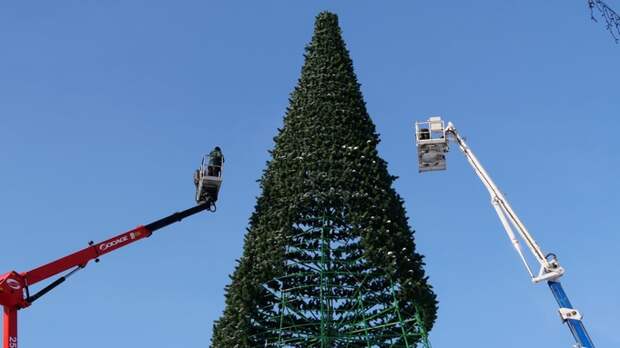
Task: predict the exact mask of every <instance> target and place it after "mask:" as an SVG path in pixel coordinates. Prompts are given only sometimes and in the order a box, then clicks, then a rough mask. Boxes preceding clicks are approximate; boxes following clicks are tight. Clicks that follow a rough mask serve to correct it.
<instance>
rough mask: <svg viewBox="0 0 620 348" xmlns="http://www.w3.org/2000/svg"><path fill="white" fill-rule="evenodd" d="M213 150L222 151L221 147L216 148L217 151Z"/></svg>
mask: <svg viewBox="0 0 620 348" xmlns="http://www.w3.org/2000/svg"><path fill="white" fill-rule="evenodd" d="M213 150H215V151H222V149H220V147H219V146H216V147H215V149H213Z"/></svg>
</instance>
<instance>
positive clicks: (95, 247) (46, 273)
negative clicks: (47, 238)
mask: <svg viewBox="0 0 620 348" xmlns="http://www.w3.org/2000/svg"><path fill="white" fill-rule="evenodd" d="M214 207H215V206H214V205H213V204H212V203H205V204H199V205H197V206H195V207H192V208H189V209H186V210H183V211H181V212H177V213H174V214H171V215H169V216H166V217H165V218H163V219H159V220H157V221H155V222H152V223H150V224H147V225H145V226H138V227H136V228H134V229H133V230H130V231H127V232H125V233H121V234H119V235H117V236H115V237H112V238H110V239H107V240H104V241H102V242H99V243H96V244H92V242H91V243H90V244H91V245H90V246H88V247H86V248H84V249H82V250H79V251H77V252H75V253H73V254H70V255H67V256H65V257H62V258H60V259H58V260H55V261H52V262H50V263H48V264H45V265H43V266H40V267H37V268H35V269H32V270H30V271H27V272H23V273H21V276H22V277H23V278H24V281H25V283H26V284H25V285H26V286H30V285H33V284H36V283H38V282H40V281H42V280H45V279H48V278H50V277H53V276H54V275H56V274H58V273H61V272H64V271H66V270H69V269H71V268H74V267H84V266H86V264H87V263H88V262H89V261H90V260H93V259H97V258H98V257H99V256H102V255H105V254H107V253H110V252H112V251H114V250H116V249H119V248H122V247H124V246H127V245H129V244H131V243H133V242H136V241H138V240H140V239H142V238H146V237H149V236H151V234H153V232H155V231H156V230H158V229H160V228H163V227H166V226H168V225H170V224H173V223H175V222H178V221H181V220H183V219H184V218H186V217H188V216H190V215H194V214H196V213H198V212H201V211H203V210H207V209H209V210H211V209H214Z"/></svg>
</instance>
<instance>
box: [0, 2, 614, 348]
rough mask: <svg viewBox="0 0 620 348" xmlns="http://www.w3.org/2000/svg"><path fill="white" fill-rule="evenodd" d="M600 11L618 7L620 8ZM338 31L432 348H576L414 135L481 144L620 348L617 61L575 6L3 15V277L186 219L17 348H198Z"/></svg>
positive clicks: (461, 174) (486, 219) (42, 310)
mask: <svg viewBox="0 0 620 348" xmlns="http://www.w3.org/2000/svg"><path fill="white" fill-rule="evenodd" d="M608 3H609V4H610V5H611V6H613V7H616V8H620V3H619V2H617V1H615V0H613V1H612V0H609V1H608ZM321 10H331V11H334V12H336V13H337V14H338V15H339V16H340V24H341V26H342V29H343V35H344V38H345V40H346V41H347V44H348V48H349V50H350V53H351V56H352V58H353V61H354V64H355V69H356V72H357V75H358V78H359V80H360V83H361V84H362V91H363V93H364V96H365V100H366V103H367V107H368V110H369V113H370V114H371V116H372V117H373V120H374V121H375V123H376V125H377V129H378V131H379V132H380V134H381V139H382V142H381V144H380V146H379V152H380V155H381V156H382V157H383V158H385V159H386V160H387V161H388V163H389V170H390V172H391V173H392V174H393V175H397V176H399V177H400V178H399V180H397V182H396V183H395V185H396V189H397V191H398V192H399V193H400V194H401V195H402V197H403V198H404V199H405V202H406V208H407V211H408V215H409V217H410V219H411V224H412V226H413V228H415V230H416V231H417V232H416V241H417V246H418V250H419V251H420V252H421V253H423V254H424V255H426V262H427V271H428V274H429V276H430V281H431V283H432V284H433V285H434V286H435V290H436V291H437V293H438V297H439V301H440V309H439V319H438V321H437V324H436V327H435V329H434V330H433V331H432V334H431V339H432V342H433V344H434V347H436V348H441V347H457V346H458V347H489V348H494V347H503V348H511V347H515V348H516V347H523V346H525V345H527V346H529V347H570V346H571V344H572V341H571V340H572V338H571V336H570V334H569V332H568V329H567V328H565V327H563V326H562V325H561V323H560V321H559V317H558V314H557V313H556V305H555V303H554V301H553V299H552V297H551V294H550V293H549V291H548V289H547V288H546V286H545V285H536V286H535V285H532V284H530V282H529V280H528V278H527V276H526V273H525V271H524V270H523V269H522V266H521V264H520V262H519V260H518V258H517V256H516V255H515V253H514V252H513V250H512V248H511V246H510V243H509V242H508V241H507V239H506V237H505V235H504V232H503V231H502V229H501V225H500V223H499V221H497V218H496V216H495V213H494V211H493V209H492V208H491V206H490V204H489V199H488V195H487V193H486V192H485V190H484V188H483V186H482V185H481V184H480V183H479V181H478V179H477V178H476V177H475V175H474V174H473V172H472V170H471V169H470V168H469V167H468V164H467V162H466V161H465V159H464V158H463V156H461V155H460V154H459V153H458V152H457V151H456V148H455V147H454V148H453V151H452V153H451V154H450V156H449V163H448V166H449V170H448V171H446V172H442V173H432V174H425V175H420V174H418V173H417V167H416V157H415V146H414V143H413V137H412V125H413V122H414V121H415V120H416V119H425V118H426V117H428V116H429V115H433V114H441V115H443V116H444V118H445V119H447V120H451V121H453V122H454V123H455V125H456V126H457V127H458V128H459V130H460V131H461V133H462V134H463V135H465V136H467V139H468V141H469V143H470V146H471V147H472V148H473V150H474V151H476V153H477V154H478V157H479V158H480V160H481V161H482V163H483V164H484V165H485V166H486V167H487V169H488V170H489V172H490V173H491V175H492V176H493V177H494V179H495V180H496V182H497V183H498V184H499V186H500V188H501V189H502V190H503V191H504V192H505V193H506V195H507V197H508V199H509V200H510V201H511V203H512V205H513V207H514V208H515V210H516V211H517V212H518V213H519V214H520V216H521V218H522V219H523V220H524V222H525V223H526V225H527V226H528V227H529V228H530V230H531V232H532V233H533V234H534V235H535V236H536V238H537V239H538V241H539V243H540V244H541V246H542V247H543V249H544V250H545V251H553V252H555V253H557V254H558V256H559V258H560V262H561V263H562V264H563V266H564V267H565V268H566V269H567V274H566V276H565V277H564V284H565V287H566V290H567V291H568V293H569V295H570V296H571V297H572V300H573V302H574V304H575V305H576V307H577V308H579V309H580V310H581V311H582V312H583V313H584V315H585V320H586V323H587V325H588V328H589V330H590V334H591V335H592V336H593V338H594V340H595V343H597V344H598V346H599V347H615V346H619V345H620V337H619V336H618V334H617V328H618V327H619V326H620V319H619V317H618V315H617V312H618V310H620V299H619V298H618V293H620V280H619V279H620V277H618V276H619V275H620V274H619V271H618V267H617V266H618V264H619V261H618V249H619V245H620V237H619V234H618V218H617V216H618V207H619V206H620V197H619V195H618V182H617V178H618V177H619V176H620V163H619V161H618V155H617V149H618V148H620V140H619V139H618V137H617V130H618V129H619V126H620V117H619V116H620V114H619V112H620V98H619V92H618V83H617V82H618V79H619V78H620V72H618V69H617V67H618V61H619V57H620V46H619V45H617V44H615V43H614V42H613V40H612V39H611V37H610V36H609V34H608V33H606V32H605V31H604V28H603V26H602V24H601V23H599V24H596V23H593V22H592V21H590V19H589V13H588V10H587V7H586V1H585V0H571V1H565V0H564V1H560V0H550V1H545V2H541V1H534V0H523V1H519V2H512V1H490V0H479V1H458V0H445V1H440V2H433V1H394V2H378V1H313V2H291V1H260V2H258V1H255V2H250V1H246V2H240V1H226V2H224V1H218V2H213V1H195V2H190V1H175V2H171V1H170V2H163V1H105V2H104V1H95V0H90V1H86V0H84V1H75V0H74V1H64V2H61V3H59V2H43V1H40V2H29V3H24V2H20V3H18V2H3V3H2V4H1V5H0V47H1V48H0V52H1V53H0V149H1V150H0V166H1V167H0V168H1V170H0V178H1V180H0V197H1V199H0V212H1V213H0V216H1V218H0V231H1V232H0V233H1V235H2V239H1V245H2V250H3V252H2V255H1V256H0V266H1V267H0V272H2V273H3V272H4V271H9V270H12V269H15V270H18V271H25V270H28V269H31V268H33V267H36V266H38V265H39V264H42V263H45V262H48V261H50V260H52V259H55V258H57V257H60V256H63V255H65V254H67V253H69V252H71V251H73V250H77V249H79V248H82V247H84V246H86V244H87V242H88V241H89V240H95V241H97V240H103V239H106V238H108V237H109V236H111V235H114V234H117V233H120V232H123V231H126V230H128V229H130V228H133V227H135V226H137V225H139V224H145V223H148V222H150V221H152V220H155V219H157V218H159V217H162V216H164V215H166V214H168V213H170V212H173V211H175V210H181V209H184V208H187V207H189V206H191V205H192V203H193V201H192V198H193V184H192V180H191V175H192V170H193V169H194V168H195V167H196V166H197V165H198V164H199V161H200V157H201V155H202V154H203V153H204V152H206V151H208V150H209V149H210V148H211V147H212V146H213V145H216V144H218V145H220V146H221V147H222V148H223V150H224V152H225V155H226V159H227V162H226V164H227V167H226V171H225V183H224V186H223V189H222V192H221V198H220V203H219V205H218V208H219V209H218V212H217V213H215V214H202V215H199V216H196V217H193V218H191V219H189V220H187V221H184V222H182V223H180V224H177V225H174V226H172V227H169V228H167V229H165V230H162V231H161V232H158V233H157V234H156V235H155V236H154V237H153V238H151V239H148V240H146V241H144V242H142V243H139V244H137V245H133V246H130V247H127V248H125V249H122V250H120V251H118V252H115V253H113V254H110V255H109V256H106V257H104V258H103V259H102V260H101V262H100V263H99V264H91V265H89V267H87V269H86V270H84V271H82V272H80V273H78V274H77V275H76V276H75V277H73V278H71V280H70V281H69V282H68V283H67V284H66V285H63V286H61V287H60V288H58V289H57V290H55V291H54V292H52V293H51V294H49V295H48V296H46V297H45V298H43V299H41V300H39V301H38V302H37V303H36V304H34V305H33V306H32V307H31V308H28V309H26V310H24V311H22V312H21V317H20V320H21V321H20V333H21V336H20V341H21V346H22V347H84V346H85V345H88V346H89V347H91V348H98V347H109V346H115V347H162V348H176V347H206V346H208V343H209V340H210V337H211V327H212V323H213V320H215V319H216V318H218V317H219V315H220V313H221V311H222V309H223V304H224V298H223V288H224V286H225V285H226V284H227V283H228V274H229V273H230V272H231V271H232V270H233V267H234V260H235V259H236V258H237V257H239V256H240V254H241V247H242V240H243V234H244V232H245V228H246V226H247V219H248V217H249V215H250V213H251V212H252V210H253V206H254V203H255V197H256V196H257V195H258V194H259V190H258V184H257V183H256V179H258V178H259V177H260V175H261V172H262V170H263V168H264V165H265V161H266V160H267V159H268V153H267V151H268V150H269V149H270V148H272V146H273V141H272V137H273V136H274V135H275V134H276V132H277V128H278V127H280V126H281V125H282V116H283V115H284V110H285V108H286V106H287V103H288V101H287V99H288V95H289V93H290V92H291V91H292V89H293V87H294V86H295V84H296V81H297V78H298V76H299V72H300V68H301V66H302V63H303V48H304V46H305V44H306V43H307V42H308V41H309V40H310V37H311V34H312V29H313V21H314V17H315V15H316V14H317V13H318V12H320V11H321Z"/></svg>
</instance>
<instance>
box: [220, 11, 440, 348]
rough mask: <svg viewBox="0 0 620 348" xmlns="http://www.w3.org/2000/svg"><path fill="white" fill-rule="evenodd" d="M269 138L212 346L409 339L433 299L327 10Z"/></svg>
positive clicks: (432, 311) (427, 318)
mask: <svg viewBox="0 0 620 348" xmlns="http://www.w3.org/2000/svg"><path fill="white" fill-rule="evenodd" d="M274 140H275V148H274V150H273V151H272V152H271V154H272V159H271V160H270V161H269V162H268V163H267V168H266V170H265V171H264V173H263V176H262V178H261V180H260V186H261V189H262V194H261V195H260V197H259V198H258V200H257V203H256V207H255V211H254V213H253V214H252V216H251V218H250V226H249V228H248V231H247V234H246V236H245V241H244V249H243V255H242V257H241V258H240V259H239V260H238V264H237V266H236V269H235V271H234V273H233V275H232V276H231V283H230V285H229V286H228V287H227V288H226V308H225V310H224V314H223V315H222V317H221V318H220V320H219V321H217V322H216V323H215V325H214V334H213V339H212V346H213V347H216V348H228V347H244V348H256V347H265V346H278V347H394V346H402V347H405V346H409V347H413V346H415V343H416V341H419V340H420V335H421V334H420V332H423V331H425V330H430V329H431V328H432V325H433V323H434V321H435V319H436V311H437V302H436V299H435V294H434V293H433V291H432V288H431V286H430V285H429V284H428V283H427V277H426V276H425V274H424V270H423V266H424V263H423V260H422V256H421V255H420V254H418V253H417V252H416V251H415V244H414V240H413V231H412V230H411V228H410V227H409V225H408V221H407V217H406V213H405V210H404V207H403V201H402V199H401V198H400V196H399V195H398V194H397V193H396V191H395V190H394V189H393V188H392V183H393V181H394V180H395V177H394V176H391V175H390V174H389V173H388V171H387V164H386V162H385V161H384V160H382V159H381V158H380V157H379V156H378V154H377V149H376V147H377V144H378V143H379V137H378V135H377V134H376V132H375V126H374V124H373V122H372V120H371V119H370V116H369V115H368V113H367V111H366V106H365V103H364V100H363V96H362V94H361V91H360V85H359V84H358V82H357V78H356V76H355V73H354V71H353V64H352V61H351V59H350V58H349V53H348V51H347V49H346V47H345V43H344V41H343V40H342V37H341V33H340V28H339V26H338V18H337V16H336V15H334V14H331V13H327V12H323V13H321V14H319V15H318V16H317V19H316V24H315V30H314V36H313V38H312V41H311V42H310V44H309V45H308V46H307V47H306V53H305V64H304V66H303V68H302V72H301V78H300V79H299V82H298V85H297V87H295V90H294V91H293V93H292V95H291V98H290V106H289V107H288V109H287V112H286V116H285V117H284V127H283V128H282V129H280V130H279V134H278V135H277V137H275V138H274ZM416 313H418V314H419V317H421V319H420V320H418V321H415V319H414V318H415V317H416ZM420 325H423V328H420V327H419V326H420Z"/></svg>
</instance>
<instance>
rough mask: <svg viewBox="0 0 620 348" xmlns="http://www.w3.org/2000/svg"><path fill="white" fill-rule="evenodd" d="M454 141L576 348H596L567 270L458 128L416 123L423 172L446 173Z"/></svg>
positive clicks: (432, 121)
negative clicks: (569, 291)
mask: <svg viewBox="0 0 620 348" xmlns="http://www.w3.org/2000/svg"><path fill="white" fill-rule="evenodd" d="M450 138H452V139H453V140H454V141H455V142H456V143H457V144H458V146H459V148H460V149H461V151H462V152H463V154H465V157H466V158H467V161H468V162H469V164H470V165H471V166H472V168H473V169H474V171H475V172H476V174H477V175H478V177H479V178H480V180H481V181H482V183H483V184H484V186H485V187H486V189H487V190H488V191H489V194H490V195H491V204H492V205H493V208H495V211H496V212H497V216H498V217H499V219H500V221H501V223H502V226H503V227H504V229H505V230H506V234H507V235H508V238H509V239H510V241H511V242H512V245H513V247H514V248H515V250H516V251H517V253H518V254H519V257H520V258H521V261H522V262H523V264H524V265H525V268H526V269H527V272H528V273H529V275H530V278H531V279H532V281H533V282H534V283H539V282H543V281H546V282H547V284H548V285H549V288H550V289H551V292H552V293H553V296H554V297H555V299H556V301H557V303H558V305H559V306H560V309H559V313H560V317H561V318H562V321H563V322H565V323H566V324H567V325H568V327H569V329H570V331H571V333H572V335H573V337H574V338H575V341H576V345H574V346H573V347H574V348H594V344H593V343H592V339H591V338H590V336H589V335H588V333H587V331H586V328H585V326H584V324H583V322H582V315H581V313H580V312H579V311H578V310H577V309H575V308H573V306H572V304H571V303H570V301H569V299H568V297H567V295H566V293H565V292H564V289H563V288H562V284H561V283H560V282H559V279H560V277H562V275H563V274H564V268H562V267H561V266H560V264H559V262H558V260H557V258H556V256H555V255H554V254H546V255H545V253H543V251H542V249H541V248H540V246H538V244H537V243H536V241H535V240H534V238H533V237H532V235H531V234H530V233H529V231H528V230H527V228H526V227H525V225H524V224H523V222H522V221H521V220H520V219H519V217H518V216H517V214H516V213H515V212H514V210H513V209H512V207H511V206H510V204H509V203H508V200H507V199H506V197H504V195H503V194H502V192H501V191H500V190H499V189H498V188H497V186H496V185H495V183H494V182H493V180H492V179H491V177H490V176H489V174H488V173H487V172H486V170H485V169H484V168H483V167H482V165H481V164H480V162H479V161H478V159H477V158H476V156H475V155H474V153H473V152H472V150H471V149H470V148H469V146H467V143H466V142H465V140H464V139H463V138H462V137H461V136H460V135H459V133H458V132H457V130H456V128H455V127H454V125H452V123H450V122H449V123H448V125H447V127H444V123H443V121H442V120H441V118H439V117H431V118H430V119H429V120H428V121H426V122H417V123H416V143H417V146H418V160H419V164H420V172H425V171H433V170H443V169H446V164H445V153H446V152H448V140H449V139H450ZM513 228H514V229H516V230H517V233H518V235H519V237H520V238H521V240H522V241H523V242H524V243H525V245H526V246H527V247H528V249H529V250H530V252H531V254H532V255H533V257H534V258H535V259H536V261H537V262H538V264H539V266H540V268H539V271H538V273H536V274H534V272H533V271H532V268H531V267H530V265H529V264H528V261H527V259H526V258H525V255H524V254H523V250H522V249H521V245H520V243H519V239H517V237H516V235H515V233H514V231H513Z"/></svg>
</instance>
